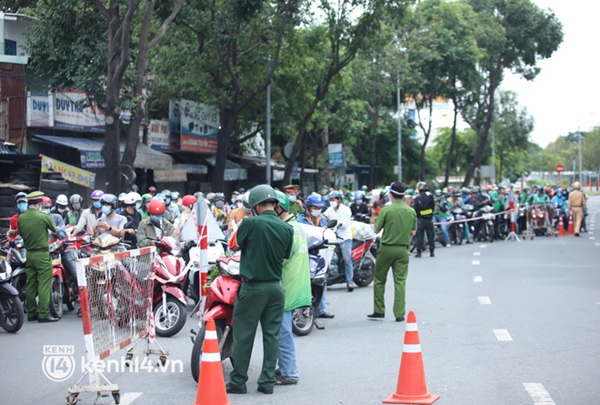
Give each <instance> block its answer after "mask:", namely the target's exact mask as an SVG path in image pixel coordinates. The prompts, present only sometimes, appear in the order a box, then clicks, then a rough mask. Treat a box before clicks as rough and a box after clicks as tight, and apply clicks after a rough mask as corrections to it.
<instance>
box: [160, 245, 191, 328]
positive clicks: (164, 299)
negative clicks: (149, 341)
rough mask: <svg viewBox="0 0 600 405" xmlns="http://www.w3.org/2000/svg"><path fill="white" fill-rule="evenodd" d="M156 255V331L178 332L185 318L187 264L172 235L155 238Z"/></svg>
mask: <svg viewBox="0 0 600 405" xmlns="http://www.w3.org/2000/svg"><path fill="white" fill-rule="evenodd" d="M154 242H155V246H156V248H157V250H158V256H157V257H156V261H155V262H154V296H153V300H152V303H153V307H154V320H155V322H156V334H157V335H158V336H162V337H169V336H173V335H175V334H177V333H178V332H179V331H180V330H181V329H182V328H183V326H184V325H185V321H186V318H187V303H188V300H187V297H186V295H185V284H186V280H187V274H188V271H189V269H190V266H189V265H188V266H186V265H185V262H184V261H183V259H182V258H181V257H180V255H179V251H180V249H179V245H178V244H177V241H175V239H174V238H172V237H164V238H159V239H155V240H154Z"/></svg>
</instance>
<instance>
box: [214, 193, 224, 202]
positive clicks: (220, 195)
mask: <svg viewBox="0 0 600 405" xmlns="http://www.w3.org/2000/svg"><path fill="white" fill-rule="evenodd" d="M214 200H215V201H225V196H224V195H223V193H217V194H215V198H214Z"/></svg>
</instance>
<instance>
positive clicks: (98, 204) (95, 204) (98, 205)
mask: <svg viewBox="0 0 600 405" xmlns="http://www.w3.org/2000/svg"><path fill="white" fill-rule="evenodd" d="M94 208H96V209H98V208H102V204H101V203H100V201H94Z"/></svg>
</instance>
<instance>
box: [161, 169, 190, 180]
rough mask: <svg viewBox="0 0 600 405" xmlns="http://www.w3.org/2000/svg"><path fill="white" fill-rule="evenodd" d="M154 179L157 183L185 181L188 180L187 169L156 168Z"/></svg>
mask: <svg viewBox="0 0 600 405" xmlns="http://www.w3.org/2000/svg"><path fill="white" fill-rule="evenodd" d="M154 181H155V182H157V183H176V182H179V181H181V182H185V181H187V172H186V171H185V169H175V170H155V171H154Z"/></svg>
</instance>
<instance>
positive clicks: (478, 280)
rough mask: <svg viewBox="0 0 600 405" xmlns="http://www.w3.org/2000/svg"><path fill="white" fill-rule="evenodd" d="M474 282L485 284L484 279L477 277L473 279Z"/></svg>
mask: <svg viewBox="0 0 600 405" xmlns="http://www.w3.org/2000/svg"><path fill="white" fill-rule="evenodd" d="M473 282H474V283H483V277H481V276H475V277H473Z"/></svg>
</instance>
